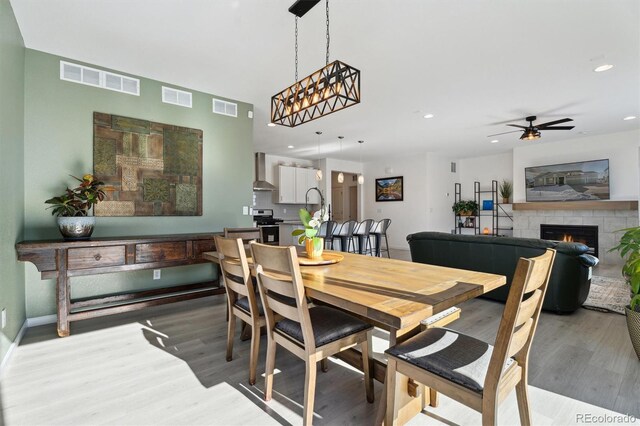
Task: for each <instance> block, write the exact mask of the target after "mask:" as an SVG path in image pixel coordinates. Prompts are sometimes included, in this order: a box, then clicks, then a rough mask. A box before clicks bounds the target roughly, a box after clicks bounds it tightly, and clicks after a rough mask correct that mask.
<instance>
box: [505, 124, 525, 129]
mask: <svg viewBox="0 0 640 426" xmlns="http://www.w3.org/2000/svg"><path fill="white" fill-rule="evenodd" d="M507 126H511V127H519V128H521V129H528V127H527V126H520V125H519V124H507Z"/></svg>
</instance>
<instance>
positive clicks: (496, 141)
mask: <svg viewBox="0 0 640 426" xmlns="http://www.w3.org/2000/svg"><path fill="white" fill-rule="evenodd" d="M498 142H500V141H499V140H498V139H494V140H492V141H491V143H498Z"/></svg>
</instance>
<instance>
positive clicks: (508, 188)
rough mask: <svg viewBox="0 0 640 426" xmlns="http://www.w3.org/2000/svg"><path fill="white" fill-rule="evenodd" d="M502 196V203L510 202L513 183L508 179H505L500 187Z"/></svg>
mask: <svg viewBox="0 0 640 426" xmlns="http://www.w3.org/2000/svg"><path fill="white" fill-rule="evenodd" d="M498 190H499V191H500V196H501V197H502V204H508V203H509V198H511V194H513V183H511V182H510V181H508V180H506V179H505V180H503V181H502V182H501V183H500V187H499V188H498Z"/></svg>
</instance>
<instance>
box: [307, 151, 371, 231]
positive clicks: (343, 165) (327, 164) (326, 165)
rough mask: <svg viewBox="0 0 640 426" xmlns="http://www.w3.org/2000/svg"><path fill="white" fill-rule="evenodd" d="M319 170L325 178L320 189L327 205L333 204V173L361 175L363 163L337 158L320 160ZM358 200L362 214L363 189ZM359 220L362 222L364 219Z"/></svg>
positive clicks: (359, 210)
mask: <svg viewBox="0 0 640 426" xmlns="http://www.w3.org/2000/svg"><path fill="white" fill-rule="evenodd" d="M318 168H319V169H320V170H322V173H323V176H324V177H323V179H322V182H320V183H319V185H318V187H319V188H320V191H322V195H324V199H325V203H327V205H329V204H331V172H343V173H355V174H360V173H362V170H363V166H362V163H358V162H356V161H348V160H336V159H335V158H323V159H321V160H319V161H318ZM358 198H359V199H358V213H360V214H362V211H363V209H362V205H363V197H362V187H360V190H359V191H358ZM359 219H360V220H361V219H362V218H359Z"/></svg>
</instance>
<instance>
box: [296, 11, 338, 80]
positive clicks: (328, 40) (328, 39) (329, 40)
mask: <svg viewBox="0 0 640 426" xmlns="http://www.w3.org/2000/svg"><path fill="white" fill-rule="evenodd" d="M326 5H327V63H326V65H329V44H330V42H331V37H330V36H329V0H326ZM296 81H298V79H297V78H296Z"/></svg>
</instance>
